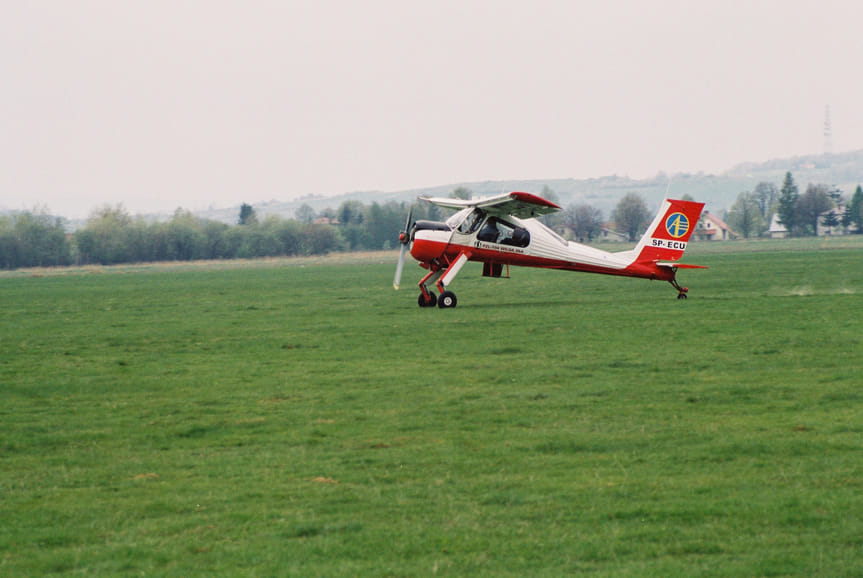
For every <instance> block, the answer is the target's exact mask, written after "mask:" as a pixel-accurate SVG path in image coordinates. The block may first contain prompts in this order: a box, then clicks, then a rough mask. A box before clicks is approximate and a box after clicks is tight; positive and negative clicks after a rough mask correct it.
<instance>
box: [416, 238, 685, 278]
mask: <svg viewBox="0 0 863 578" xmlns="http://www.w3.org/2000/svg"><path fill="white" fill-rule="evenodd" d="M462 251H467V252H468V253H469V255H470V257H469V260H470V261H479V262H482V263H500V264H502V265H513V266H517V267H538V268H542V269H560V270H564V271H581V272H584V273H598V274H602V275H617V276H621V277H640V278H644V279H658V280H661V281H670V280H671V279H673V278H674V272H673V271H672V270H671V269H670V268H668V267H658V266H656V265H655V264H654V263H632V264H631V265H629V266H628V267H626V268H624V269H613V268H610V267H600V266H597V265H588V264H585V263H579V262H578V261H568V260H565V259H549V258H547V257H537V256H536V255H531V254H529V252H528V251H527V249H519V248H511V247H507V246H505V245H501V248H500V250H498V249H482V248H479V247H470V246H464V245H456V244H452V243H444V242H441V241H431V240H428V239H416V240H414V243H413V246H412V247H411V255H413V257H414V259H416V260H417V261H420V262H422V263H430V262H432V261H434V260H438V261H439V262H442V263H448V262H452V261H454V260H455V259H456V258H457V257H458V256H459V254H460V253H461V252H462Z"/></svg>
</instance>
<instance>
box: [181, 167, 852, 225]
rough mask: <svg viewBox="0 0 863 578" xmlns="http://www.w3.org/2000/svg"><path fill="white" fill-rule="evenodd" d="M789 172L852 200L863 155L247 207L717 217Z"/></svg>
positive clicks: (230, 214)
mask: <svg viewBox="0 0 863 578" xmlns="http://www.w3.org/2000/svg"><path fill="white" fill-rule="evenodd" d="M787 171H791V173H792V174H793V175H794V180H795V181H796V182H797V185H798V186H799V187H800V190H801V192H802V191H803V190H805V188H806V186H807V185H808V184H809V183H825V184H829V185H836V186H838V187H839V188H840V189H841V190H842V191H843V192H845V194H846V195H848V196H850V195H851V193H852V192H853V190H854V188H856V186H857V185H858V184H861V183H863V150H858V151H852V152H846V153H837V154H833V155H829V156H825V155H807V156H799V157H793V158H787V159H774V160H770V161H767V162H764V163H742V164H739V165H737V166H734V167H732V168H731V169H729V170H728V171H725V172H724V173H722V174H719V175H710V174H704V173H701V172H699V173H696V174H689V173H678V174H674V175H671V176H670V178H669V175H667V174H665V173H659V174H657V175H656V176H654V177H652V178H648V179H630V178H628V177H625V176H618V175H611V176H606V177H598V178H592V179H530V180H512V181H478V182H467V183H451V184H446V185H440V186H436V187H426V188H420V189H410V190H405V191H395V192H381V191H361V192H352V193H345V194H341V195H335V196H322V195H315V196H307V197H303V198H299V199H295V200H291V201H278V200H271V201H260V202H251V204H252V206H253V207H254V208H255V211H256V212H257V214H258V215H259V216H260V217H265V216H267V215H271V214H275V215H280V216H283V217H286V218H293V217H294V215H295V213H296V210H297V209H298V208H299V207H300V206H302V205H303V204H308V205H309V206H311V207H312V208H313V209H315V211H322V210H323V209H326V208H331V209H338V207H339V206H340V205H341V204H342V203H344V202H345V201H360V202H362V203H365V204H370V203H372V202H377V203H387V202H390V201H395V202H410V201H413V200H415V199H416V197H418V196H420V195H430V196H444V197H446V196H449V195H450V194H451V193H452V191H453V190H455V189H456V188H458V187H465V188H467V189H469V190H470V191H471V192H472V193H473V195H474V196H485V195H494V194H499V193H503V192H509V191H527V192H533V193H539V192H541V191H542V190H543V187H548V188H549V189H551V190H552V191H554V193H555V195H557V198H558V200H559V202H560V204H562V205H563V206H566V205H569V204H579V203H588V204H590V205H593V206H594V207H596V208H598V209H600V210H601V211H602V212H603V214H604V215H606V216H608V215H610V213H611V210H612V209H613V208H614V206H615V205H616V204H617V202H618V201H619V200H620V198H621V197H622V196H623V195H625V194H626V193H630V192H632V193H637V194H639V195H641V196H642V197H643V198H644V199H645V200H646V201H647V203H648V205H651V206H652V207H653V206H657V205H658V204H659V202H660V201H661V200H662V199H663V198H664V197H665V195H666V191H668V194H669V196H672V197H674V196H682V195H684V194H688V195H690V196H692V197H693V198H694V199H696V200H699V201H704V202H706V203H707V209H708V210H710V211H712V212H714V213H721V212H722V211H723V210H725V209H727V208H729V207H730V206H731V205H732V204H733V203H734V200H735V199H736V198H737V195H738V194H740V193H741V192H742V191H751V190H753V189H754V188H755V185H757V184H758V183H759V182H762V181H767V182H772V183H774V184H775V185H776V186H777V188H778V187H780V186H781V185H782V179H783V178H784V176H785V173H786V172H787ZM239 211H240V207H239V206H237V207H231V208H227V209H215V210H209V211H198V212H196V214H197V215H198V216H200V217H203V218H207V219H213V220H217V221H222V222H225V223H236V221H237V217H238V215H239Z"/></svg>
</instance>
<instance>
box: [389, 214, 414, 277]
mask: <svg viewBox="0 0 863 578" xmlns="http://www.w3.org/2000/svg"><path fill="white" fill-rule="evenodd" d="M413 211H414V208H413V205H411V207H410V209H408V220H407V221H405V229H404V231H402V232H400V233H399V243H401V245H402V248H401V250H400V251H399V262H398V264H397V265H396V276H395V277H394V278H393V288H394V289H396V290H398V288H399V283H401V280H402V269H404V266H405V253H407V250H408V245H410V242H411V230H410V229H411V216H412V215H413Z"/></svg>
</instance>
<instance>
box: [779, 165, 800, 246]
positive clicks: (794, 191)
mask: <svg viewBox="0 0 863 578" xmlns="http://www.w3.org/2000/svg"><path fill="white" fill-rule="evenodd" d="M799 197H800V191H799V189H798V188H797V183H795V182H794V177H792V176H791V171H789V172H787V173H785V180H784V181H782V188H781V189H780V191H779V207H778V208H777V210H776V212H777V213H779V222H780V223H782V225H783V226H784V227H785V228H786V229H787V230H788V234H789V235H793V234H794V232H795V231H796V230H797V228H798V227H797V199H798V198H799Z"/></svg>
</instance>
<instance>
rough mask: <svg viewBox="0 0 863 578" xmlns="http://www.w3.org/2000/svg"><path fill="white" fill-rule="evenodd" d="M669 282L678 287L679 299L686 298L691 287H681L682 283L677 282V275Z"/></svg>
mask: <svg viewBox="0 0 863 578" xmlns="http://www.w3.org/2000/svg"><path fill="white" fill-rule="evenodd" d="M669 283H671V284H672V285H673V286H674V288H675V289H677V298H678V299H686V294H687V293H689V287H681V286H680V284H679V283H678V282H677V278H676V277H675V278H673V279H672V280H671V281H669Z"/></svg>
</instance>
